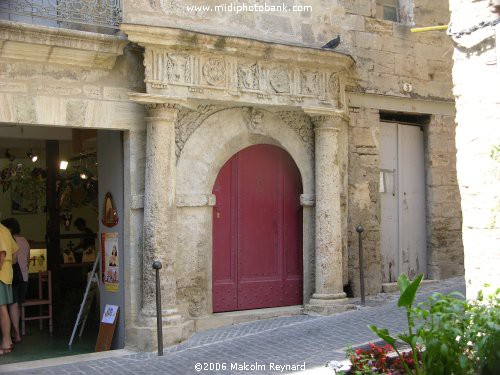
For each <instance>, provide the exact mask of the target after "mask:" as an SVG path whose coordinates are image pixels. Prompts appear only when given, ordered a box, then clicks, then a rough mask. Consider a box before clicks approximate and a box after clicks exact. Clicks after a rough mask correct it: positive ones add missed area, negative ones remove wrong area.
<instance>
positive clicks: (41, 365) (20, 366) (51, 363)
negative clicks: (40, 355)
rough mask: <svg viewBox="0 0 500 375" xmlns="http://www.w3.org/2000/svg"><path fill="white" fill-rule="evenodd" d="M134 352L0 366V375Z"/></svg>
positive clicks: (127, 352)
mask: <svg viewBox="0 0 500 375" xmlns="http://www.w3.org/2000/svg"><path fill="white" fill-rule="evenodd" d="M135 353H136V352H134V351H131V350H127V349H117V350H108V351H105V352H98V353H86V354H77V355H69V356H63V357H56V358H47V359H39V360H35V361H26V362H16V363H9V364H7V365H0V374H3V373H6V372H12V371H29V370H34V369H40V368H45V367H50V366H59V365H70V364H72V363H78V362H86V361H93V360H95V359H103V358H114V357H121V356H124V355H129V354H135Z"/></svg>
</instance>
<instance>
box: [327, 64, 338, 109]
mask: <svg viewBox="0 0 500 375" xmlns="http://www.w3.org/2000/svg"><path fill="white" fill-rule="evenodd" d="M327 90H328V94H329V95H330V97H331V101H332V103H333V105H334V107H337V108H339V107H340V82H339V74H338V73H332V74H331V75H330V77H329V79H328V88H327Z"/></svg>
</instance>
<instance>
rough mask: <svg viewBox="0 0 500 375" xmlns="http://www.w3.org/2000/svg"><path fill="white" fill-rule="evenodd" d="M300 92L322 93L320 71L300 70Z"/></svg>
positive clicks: (309, 93) (305, 93) (307, 93)
mask: <svg viewBox="0 0 500 375" xmlns="http://www.w3.org/2000/svg"><path fill="white" fill-rule="evenodd" d="M300 93H301V94H302V95H313V96H318V95H320V72H318V71H309V70H302V71H301V72H300Z"/></svg>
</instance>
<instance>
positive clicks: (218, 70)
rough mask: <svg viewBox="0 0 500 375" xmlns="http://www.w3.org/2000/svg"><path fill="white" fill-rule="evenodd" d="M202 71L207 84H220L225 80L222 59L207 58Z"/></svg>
mask: <svg viewBox="0 0 500 375" xmlns="http://www.w3.org/2000/svg"><path fill="white" fill-rule="evenodd" d="M202 72H203V77H205V80H206V81H207V83H208V84H209V85H211V86H217V85H221V84H222V83H224V82H225V80H226V62H225V61H224V60H223V59H216V58H213V59H208V60H207V62H206V63H205V64H204V65H203V69H202Z"/></svg>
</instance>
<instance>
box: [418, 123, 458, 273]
mask: <svg viewBox="0 0 500 375" xmlns="http://www.w3.org/2000/svg"><path fill="white" fill-rule="evenodd" d="M454 122H455V119H454V117H452V116H442V115H434V116H432V118H431V121H430V123H429V124H428V125H427V126H425V127H424V136H425V169H426V187H427V189H426V195H427V207H426V211H427V215H426V217H427V249H428V253H427V255H428V259H427V270H428V273H429V278H430V279H445V278H448V277H453V276H457V275H463V273H464V269H463V267H464V266H463V264H464V255H463V243H462V210H461V208H460V191H459V189H458V183H457V172H456V168H455V165H456V147H455V123H454Z"/></svg>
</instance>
